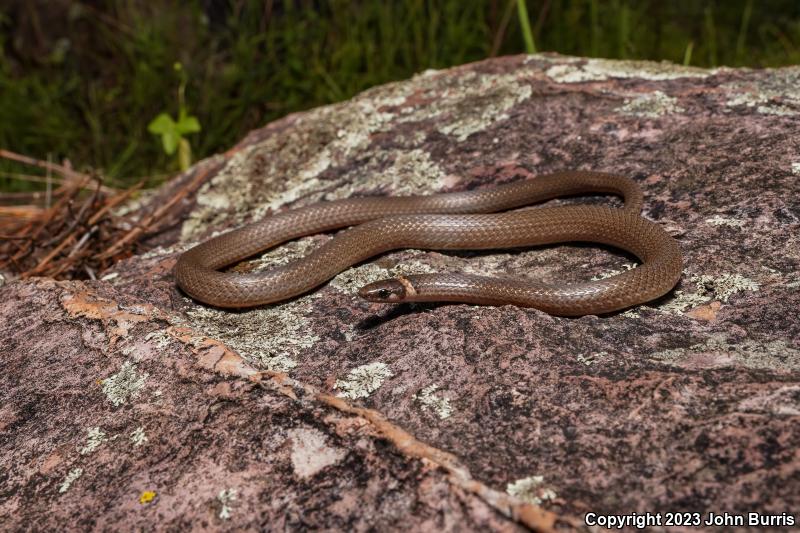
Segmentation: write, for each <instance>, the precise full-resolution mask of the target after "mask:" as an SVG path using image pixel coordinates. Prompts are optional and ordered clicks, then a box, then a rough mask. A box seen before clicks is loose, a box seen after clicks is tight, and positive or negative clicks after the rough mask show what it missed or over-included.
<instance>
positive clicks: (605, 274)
mask: <svg viewBox="0 0 800 533" xmlns="http://www.w3.org/2000/svg"><path fill="white" fill-rule="evenodd" d="M636 266H637V265H636V263H625V264H624V265H622V268H620V269H614V270H609V271H608V272H603V273H601V274H598V275H596V276H592V281H599V280H601V279H606V278H611V277H614V276H618V275H620V274H622V273H623V272H627V271H628V270H633V269H634V268H636Z"/></svg>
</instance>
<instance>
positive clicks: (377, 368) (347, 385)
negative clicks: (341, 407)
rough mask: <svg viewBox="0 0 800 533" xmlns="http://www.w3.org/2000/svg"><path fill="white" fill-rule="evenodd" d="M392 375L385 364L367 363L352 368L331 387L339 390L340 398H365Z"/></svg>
mask: <svg viewBox="0 0 800 533" xmlns="http://www.w3.org/2000/svg"><path fill="white" fill-rule="evenodd" d="M393 375H394V373H393V372H392V371H391V370H390V369H389V366H388V365H387V364H385V363H380V362H375V363H369V364H366V365H361V366H359V367H356V368H354V369H352V370H351V371H350V372H349V373H348V374H347V377H346V378H344V379H338V380H336V383H335V384H334V386H333V388H334V389H336V390H338V391H339V393H338V396H341V397H342V398H350V399H352V400H357V399H359V398H367V397H368V396H369V395H370V394H372V393H373V392H375V391H376V390H378V389H379V388H380V387H381V385H383V382H384V381H386V380H387V379H389V378H390V377H392V376H393Z"/></svg>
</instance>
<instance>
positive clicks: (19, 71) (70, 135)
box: [0, 0, 800, 191]
mask: <svg viewBox="0 0 800 533" xmlns="http://www.w3.org/2000/svg"><path fill="white" fill-rule="evenodd" d="M526 5H527V14H528V21H529V26H530V28H531V34H532V37H533V41H534V43H535V47H536V49H537V50H538V51H557V52H560V53H563V54H572V55H581V56H594V57H609V58H642V59H655V60H661V59H666V60H670V61H673V62H676V63H685V64H691V65H697V66H710V67H713V66H718V65H729V66H750V67H774V66H781V65H789V64H798V63H800V2H798V1H797V0H764V1H754V0H718V1H710V0H707V1H701V0H676V1H664V0H641V1H633V0H631V1H626V0H607V1H600V0H528V1H527V2H526ZM522 22H523V21H522V19H521V18H520V14H519V11H518V5H517V0H438V1H434V0H430V1H426V0H393V1H379V0H360V1H359V0H350V1H347V0H328V1H324V0H317V1H312V0H285V1H280V0H273V1H269V0H264V1H258V2H256V1H250V0H205V1H200V0H194V1H177V0H116V1H111V0H108V1H101V0H83V1H73V0H0V148H5V149H8V150H13V151H15V152H19V153H23V154H26V155H30V156H33V157H37V158H41V159H45V158H48V157H50V158H52V160H54V161H61V160H63V159H64V158H68V159H69V160H70V161H71V163H72V164H73V165H74V166H75V167H76V168H77V169H81V170H85V169H94V170H95V171H97V172H99V173H101V174H102V175H103V176H104V177H105V179H106V182H107V183H109V184H111V185H113V186H118V187H124V186H128V185H130V184H131V183H133V182H135V181H137V180H138V179H140V177H142V176H150V178H149V182H148V184H149V185H154V184H156V183H158V182H159V180H163V179H164V178H165V177H166V176H167V175H168V174H169V173H171V172H174V171H175V170H176V168H177V163H176V160H175V157H174V156H168V155H166V154H165V153H164V150H163V148H162V146H161V142H160V140H159V138H158V137H156V136H154V135H153V134H151V133H149V132H148V130H147V126H148V124H149V123H150V121H151V120H152V119H153V118H154V117H155V116H157V115H158V114H159V113H162V112H166V113H169V114H170V115H172V116H177V114H178V108H179V105H180V102H179V100H180V98H179V94H178V93H179V92H180V91H179V89H180V88H181V87H183V88H184V90H183V91H182V92H183V94H184V96H183V103H184V105H185V107H186V110H187V111H188V113H190V114H192V115H194V116H196V117H197V118H198V120H199V122H200V125H201V127H202V130H201V131H200V132H199V133H194V134H191V135H189V136H188V137H187V139H188V140H189V141H190V142H191V145H192V150H193V152H194V157H195V158H198V157H204V156H207V155H209V154H213V153H215V152H219V151H222V150H224V149H226V148H227V147H230V146H231V145H232V144H233V143H235V142H236V141H237V140H238V139H240V138H241V137H242V136H243V135H244V134H245V133H246V132H247V131H248V130H250V129H252V128H256V127H259V126H261V125H263V124H265V123H266V122H268V121H270V120H273V119H275V118H278V117H280V116H283V115H285V114H287V113H290V112H293V111H298V110H302V109H307V108H310V107H314V106H318V105H320V104H325V103H330V102H335V101H338V100H343V99H346V98H349V97H351V96H352V95H354V94H355V93H357V92H359V91H361V90H363V89H366V88H368V87H370V86H373V85H376V84H380V83H384V82H387V81H391V80H397V79H403V78H406V77H408V76H410V75H411V74H413V73H415V72H418V71H420V70H424V69H427V68H442V67H448V66H451V65H456V64H461V63H465V62H469V61H474V60H479V59H482V58H486V57H490V56H494V55H502V54H514V53H520V52H524V51H526V40H525V39H524V33H523V32H524V24H522ZM529 46H530V45H528V47H529ZM528 49H530V48H528ZM176 63H179V64H180V68H176ZM23 173H27V174H30V173H31V171H30V169H29V168H25V170H24V171H23V170H22V167H20V166H19V165H17V164H15V163H10V162H0V190H6V191H14V190H27V189H30V188H32V187H38V186H40V184H37V183H31V182H30V180H28V179H26V178H25V177H24V176H22V174H23Z"/></svg>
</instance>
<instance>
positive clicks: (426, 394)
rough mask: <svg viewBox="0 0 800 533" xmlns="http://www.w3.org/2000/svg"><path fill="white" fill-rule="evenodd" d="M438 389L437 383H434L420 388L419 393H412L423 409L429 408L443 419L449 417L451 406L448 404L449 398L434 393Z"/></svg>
mask: <svg viewBox="0 0 800 533" xmlns="http://www.w3.org/2000/svg"><path fill="white" fill-rule="evenodd" d="M437 390H439V385H438V384H436V383H434V384H433V385H429V386H427V387H425V388H424V389H422V390H421V391H420V392H419V394H416V395H414V399H415V400H417V401H418V402H419V403H420V404H421V405H422V408H423V409H424V410H430V411H432V412H433V413H435V414H436V416H438V417H439V418H441V419H442V420H444V419H445V418H450V416H451V415H452V414H453V407H452V405H450V399H449V398H445V397H443V396H439V395H437V394H436V391H437Z"/></svg>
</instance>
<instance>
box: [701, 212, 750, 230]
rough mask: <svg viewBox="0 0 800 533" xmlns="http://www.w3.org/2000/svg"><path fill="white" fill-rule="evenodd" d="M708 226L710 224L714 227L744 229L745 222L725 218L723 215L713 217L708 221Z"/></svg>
mask: <svg viewBox="0 0 800 533" xmlns="http://www.w3.org/2000/svg"><path fill="white" fill-rule="evenodd" d="M706 224H710V225H712V226H728V227H731V228H741V227H744V220H741V219H738V218H732V217H725V216H722V215H714V216H713V217H710V218H707V219H706Z"/></svg>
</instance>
